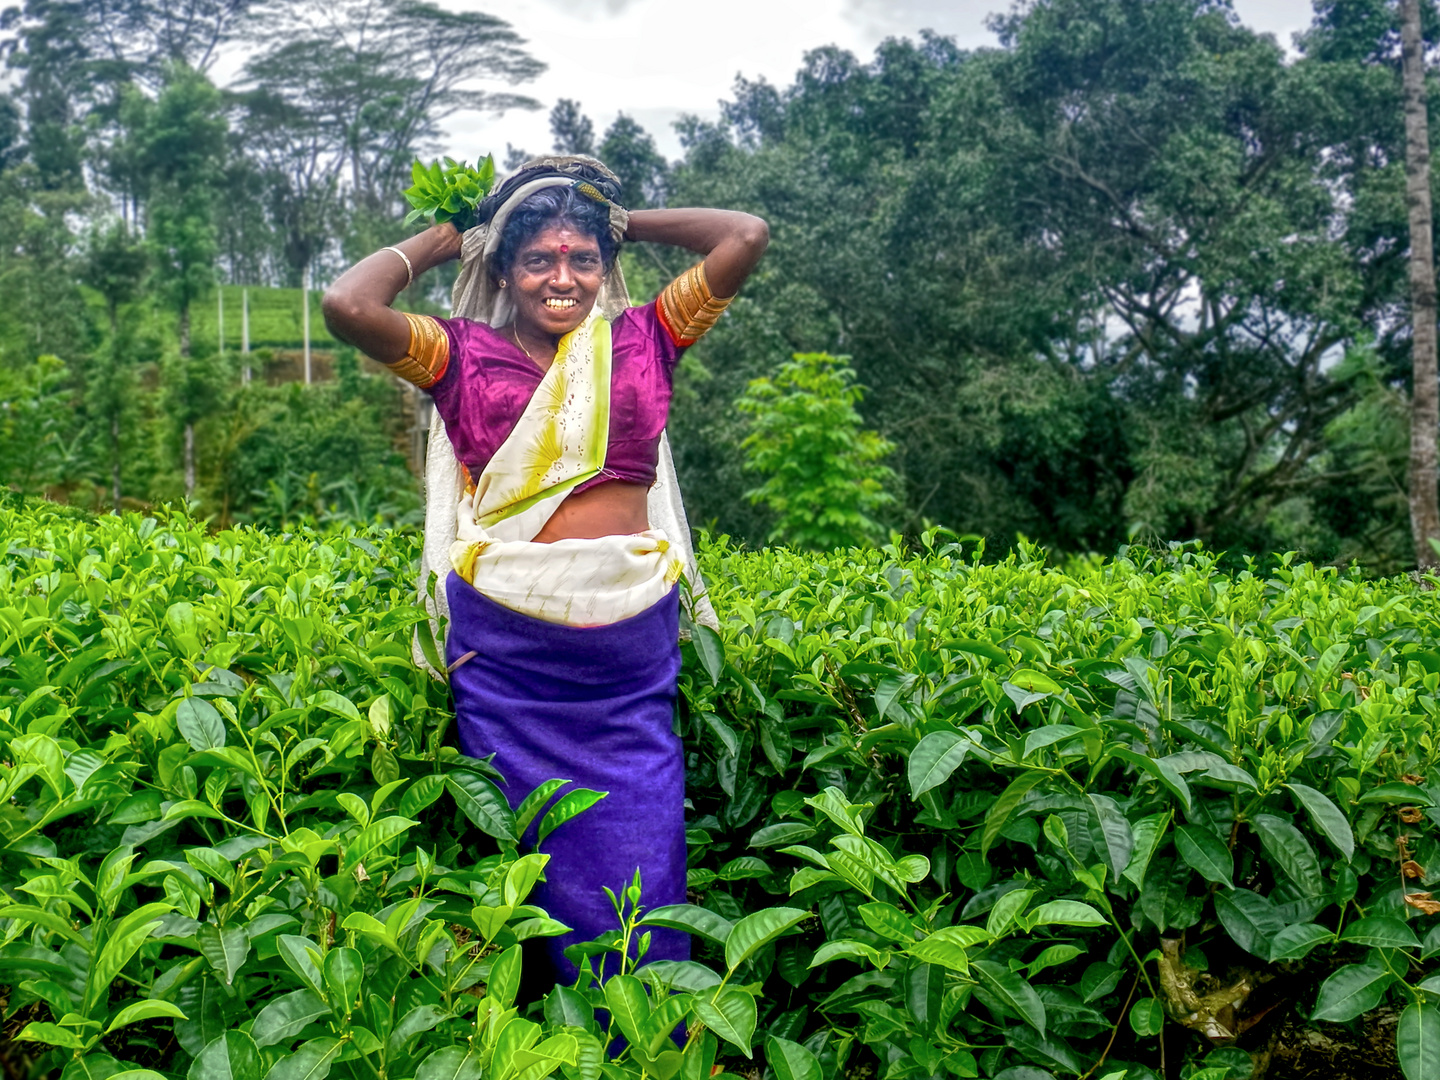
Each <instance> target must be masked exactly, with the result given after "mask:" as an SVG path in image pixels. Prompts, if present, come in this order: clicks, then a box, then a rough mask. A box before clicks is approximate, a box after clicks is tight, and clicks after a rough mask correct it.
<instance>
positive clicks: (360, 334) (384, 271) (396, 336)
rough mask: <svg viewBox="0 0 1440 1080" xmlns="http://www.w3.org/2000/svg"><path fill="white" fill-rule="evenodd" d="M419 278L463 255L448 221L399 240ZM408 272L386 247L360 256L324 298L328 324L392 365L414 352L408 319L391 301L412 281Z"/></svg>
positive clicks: (347, 340)
mask: <svg viewBox="0 0 1440 1080" xmlns="http://www.w3.org/2000/svg"><path fill="white" fill-rule="evenodd" d="M395 246H396V247H397V248H399V249H400V250H401V251H403V252H404V253H405V258H406V259H409V260H410V266H411V267H413V268H414V271H415V277H416V278H419V277H420V275H421V274H423V273H425V271H427V270H429V269H431V268H432V267H436V266H439V265H440V264H441V263H446V262H449V261H450V260H451V259H458V258H459V257H460V233H459V232H458V231H457V230H456V229H455V226H453V225H451V224H449V223H448V222H446V223H445V224H443V225H432V226H431V227H430V228H428V229H426V230H425V231H424V232H422V233H420V234H418V235H416V236H412V237H410V238H409V239H408V240H403V241H401V242H400V243H399V244H396V245H395ZM409 284H411V282H410V271H409V269H408V268H407V267H406V265H405V259H402V258H401V257H400V256H399V255H398V254H397V253H396V252H394V251H391V250H389V249H388V248H386V249H382V250H380V251H377V252H375V254H373V255H370V256H367V257H366V258H364V259H361V260H360V261H359V262H358V263H356V264H355V265H354V266H352V267H351V268H350V269H349V270H346V271H345V273H343V274H341V275H340V277H339V278H337V279H336V281H335V283H334V284H333V285H331V286H330V288H328V289H326V290H325V295H324V297H323V298H322V299H321V301H320V310H321V311H322V312H323V313H324V315H325V325H326V326H327V327H328V328H329V330H330V332H331V333H332V334H334V335H335V337H337V338H338V339H339V340H341V341H343V342H345V343H346V344H349V345H354V346H355V347H356V348H357V349H359V350H360V351H361V352H363V353H364V354H365V355H366V356H368V357H370V358H371V359H374V360H378V361H380V362H381V363H382V364H393V363H395V362H396V361H398V360H401V359H403V358H404V356H405V355H406V354H407V353H408V352H409V351H410V324H409V323H407V322H406V321H405V316H403V315H401V314H400V313H399V312H398V311H396V310H395V309H394V308H392V307H391V306H390V305H391V304H393V303H394V302H395V298H396V297H397V296H399V295H400V293H401V292H402V291H403V290H404V289H405V288H406V287H407V286H408V285H409Z"/></svg>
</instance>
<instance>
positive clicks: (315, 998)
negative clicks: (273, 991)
mask: <svg viewBox="0 0 1440 1080" xmlns="http://www.w3.org/2000/svg"><path fill="white" fill-rule="evenodd" d="M329 1015H330V1006H329V1005H327V1004H325V1002H324V1001H323V1000H321V998H320V995H318V994H317V993H315V991H313V990H296V991H294V992H293V993H289V994H282V995H281V996H280V997H278V998H275V999H274V1000H273V1001H271V1002H270V1003H269V1004H268V1005H266V1006H265V1007H264V1008H263V1009H261V1010H260V1014H259V1015H258V1016H256V1017H255V1023H254V1024H253V1025H251V1028H250V1037H251V1038H253V1039H254V1040H255V1045H256V1046H270V1045H273V1044H274V1043H278V1042H286V1041H288V1040H290V1039H293V1038H294V1037H295V1036H296V1035H299V1034H300V1032H301V1031H303V1030H304V1029H305V1027H306V1025H308V1024H313V1023H314V1022H315V1021H316V1020H319V1019H320V1018H321V1017H324V1016H329Z"/></svg>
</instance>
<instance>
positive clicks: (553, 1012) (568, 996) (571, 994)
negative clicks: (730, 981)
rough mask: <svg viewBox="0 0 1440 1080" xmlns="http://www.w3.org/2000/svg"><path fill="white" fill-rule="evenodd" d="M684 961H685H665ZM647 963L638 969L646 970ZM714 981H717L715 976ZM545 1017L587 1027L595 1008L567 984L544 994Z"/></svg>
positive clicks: (554, 1022)
mask: <svg viewBox="0 0 1440 1080" xmlns="http://www.w3.org/2000/svg"><path fill="white" fill-rule="evenodd" d="M666 962H668V963H677V962H680V963H684V962H687V961H674V960H671V961H666ZM650 966H651V965H649V964H647V965H645V967H643V968H641V969H640V970H641V971H642V972H643V971H647V970H648V969H649V968H650ZM715 981H716V982H719V981H720V980H719V978H718V977H717V978H716V980H715ZM545 1019H546V1020H548V1021H549V1022H550V1023H551V1024H552V1025H554V1026H555V1027H576V1028H588V1027H589V1026H590V1025H591V1024H593V1023H594V1022H595V1010H594V1009H593V1008H591V1006H590V1003H589V1002H588V1001H586V1000H585V996H584V995H583V994H581V993H580V991H578V990H575V989H573V988H571V987H569V986H557V987H555V989H554V990H551V991H550V993H548V994H547V995H545Z"/></svg>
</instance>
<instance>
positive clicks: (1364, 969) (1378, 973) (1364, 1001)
mask: <svg viewBox="0 0 1440 1080" xmlns="http://www.w3.org/2000/svg"><path fill="white" fill-rule="evenodd" d="M1394 981H1395V976H1394V975H1391V974H1390V972H1388V971H1386V970H1385V968H1384V967H1383V966H1382V965H1379V964H1376V965H1373V966H1372V965H1369V964H1346V965H1345V966H1344V967H1342V968H1341V969H1340V970H1339V971H1337V972H1335V973H1334V974H1333V975H1331V976H1330V977H1329V978H1328V979H1326V980H1325V981H1324V982H1323V983H1321V984H1320V994H1319V996H1318V997H1317V998H1316V1001H1315V1011H1314V1012H1313V1013H1311V1014H1310V1019H1311V1020H1331V1021H1334V1022H1336V1023H1343V1022H1344V1021H1346V1020H1353V1019H1355V1017H1357V1016H1359V1015H1360V1014H1361V1013H1363V1012H1369V1011H1370V1010H1371V1009H1373V1008H1375V1006H1377V1005H1379V1004H1380V999H1381V998H1383V997H1384V996H1385V991H1386V990H1387V989H1389V987H1390V984H1391V983H1393V982H1394Z"/></svg>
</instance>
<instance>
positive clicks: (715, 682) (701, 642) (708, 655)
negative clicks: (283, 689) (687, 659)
mask: <svg viewBox="0 0 1440 1080" xmlns="http://www.w3.org/2000/svg"><path fill="white" fill-rule="evenodd" d="M690 640H691V641H692V642H694V643H695V655H697V656H698V657H699V658H700V664H701V666H702V667H704V669H705V674H707V675H709V676H710V684H711V685H712V686H719V685H720V673H721V672H722V671H724V670H725V642H724V641H723V640H721V638H720V635H719V634H717V633H716V632H715V631H714V630H713V629H711V628H710V627H708V626H706V625H704V624H703V623H700V624H697V625H696V626H695V627H694V628H693V629H692V630H691V633H690Z"/></svg>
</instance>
